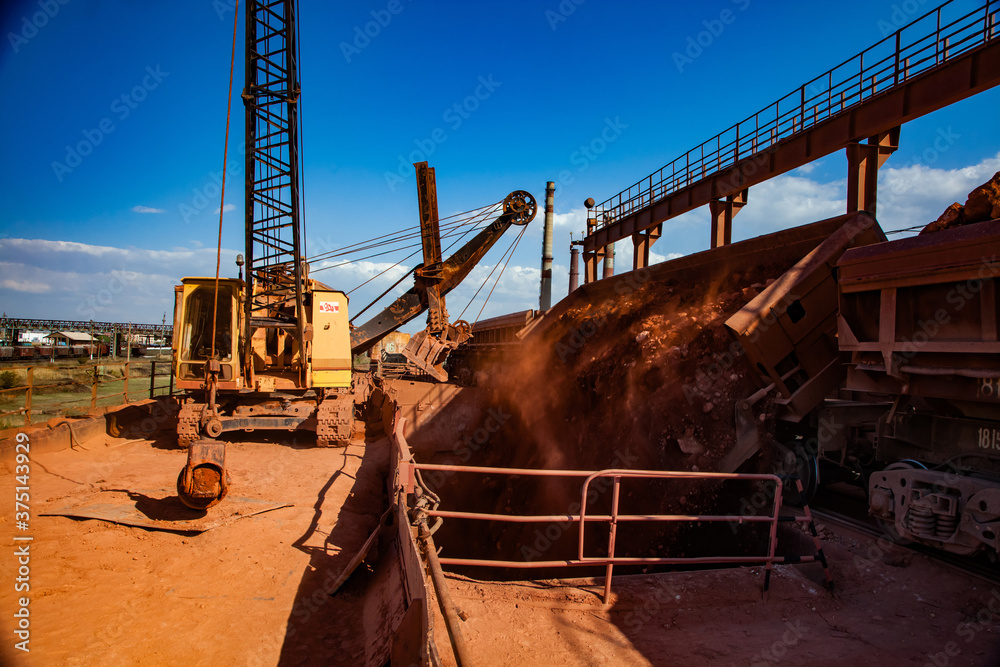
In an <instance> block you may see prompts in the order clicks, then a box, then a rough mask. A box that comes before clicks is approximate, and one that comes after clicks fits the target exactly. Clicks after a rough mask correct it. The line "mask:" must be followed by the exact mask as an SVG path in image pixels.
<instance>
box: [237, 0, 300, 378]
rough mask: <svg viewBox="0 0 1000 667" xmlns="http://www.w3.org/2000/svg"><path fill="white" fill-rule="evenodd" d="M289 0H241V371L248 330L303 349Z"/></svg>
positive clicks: (248, 356)
mask: <svg viewBox="0 0 1000 667" xmlns="http://www.w3.org/2000/svg"><path fill="white" fill-rule="evenodd" d="M295 4H296V3H295V1H294V0H270V1H267V0H248V2H247V13H246V85H245V87H244V89H243V102H244V105H245V107H246V209H245V210H246V262H247V292H246V294H247V298H246V299H245V301H244V310H245V313H244V315H245V320H244V321H245V322H246V323H247V330H246V332H245V338H244V343H243V344H244V354H243V359H244V364H245V367H244V373H245V374H246V376H247V377H248V378H249V377H252V373H253V364H252V361H251V360H252V358H253V354H252V350H251V341H252V338H253V334H254V331H255V330H258V329H260V328H275V329H280V330H284V331H285V333H290V334H292V335H294V337H295V342H296V343H297V345H298V349H299V350H304V349H305V348H304V345H303V343H304V340H303V338H304V336H303V328H304V324H305V316H304V310H303V308H304V298H303V293H304V285H303V280H304V278H305V276H303V275H302V274H303V271H304V270H305V268H304V266H303V261H302V259H303V257H302V239H301V235H302V226H301V223H300V219H299V211H300V206H299V154H298V146H299V142H298V139H299V137H298V102H299V93H300V90H301V88H300V86H299V78H298V62H297V49H296V29H295V26H296V21H295ZM299 358H300V359H304V358H305V357H304V355H300V357H299ZM303 370H304V369H302V368H300V369H299V371H300V373H302V371H303Z"/></svg>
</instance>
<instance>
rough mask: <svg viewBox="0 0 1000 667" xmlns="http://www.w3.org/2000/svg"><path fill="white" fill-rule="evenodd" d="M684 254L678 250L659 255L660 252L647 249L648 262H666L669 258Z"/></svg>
mask: <svg viewBox="0 0 1000 667" xmlns="http://www.w3.org/2000/svg"><path fill="white" fill-rule="evenodd" d="M683 256H684V255H683V254H682V253H679V252H668V253H667V254H666V255H661V254H660V253H658V252H656V251H654V250H650V251H649V263H650V264H659V263H660V262H667V261H669V260H671V259H677V258H678V257H683Z"/></svg>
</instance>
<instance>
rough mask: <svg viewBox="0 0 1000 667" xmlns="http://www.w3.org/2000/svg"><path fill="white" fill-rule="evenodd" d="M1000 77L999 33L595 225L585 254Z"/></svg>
mask: <svg viewBox="0 0 1000 667" xmlns="http://www.w3.org/2000/svg"><path fill="white" fill-rule="evenodd" d="M998 84H1000V39H996V38H994V39H992V40H990V41H989V42H987V43H986V44H984V45H983V46H981V47H979V48H977V49H975V50H972V51H969V52H967V53H964V54H962V55H959V56H954V57H953V58H952V59H951V60H949V61H947V62H945V63H944V64H942V65H939V66H937V67H936V68H934V69H932V70H929V71H927V72H926V73H923V74H920V75H917V76H914V77H913V78H912V79H910V80H907V81H905V82H901V83H899V84H897V85H895V86H894V87H892V88H890V89H888V90H886V91H885V92H883V93H880V94H878V95H877V96H875V97H872V98H870V99H868V100H865V101H864V102H861V103H859V104H857V105H855V106H854V107H852V108H850V109H847V110H845V111H844V112H842V113H840V114H838V115H836V116H834V117H832V118H830V119H829V120H826V121H823V122H821V123H818V124H817V125H814V126H812V127H810V128H808V129H805V130H802V131H800V132H798V133H797V134H794V135H792V136H790V137H788V138H787V139H784V140H782V141H780V142H778V143H777V144H775V145H774V146H773V147H772V148H769V149H768V150H765V151H761V152H758V153H755V154H754V155H752V156H751V157H749V158H746V159H743V160H740V161H739V162H737V163H736V164H735V165H733V166H731V167H729V168H727V169H723V170H721V171H719V172H716V173H714V174H711V175H709V176H707V177H705V178H703V179H701V180H698V181H695V182H693V183H691V184H690V185H688V186H686V187H684V188H681V189H679V190H677V191H676V192H673V193H671V194H668V195H666V196H664V197H662V198H661V199H659V200H656V201H655V202H653V204H652V205H649V206H646V207H645V208H642V209H639V210H637V211H635V212H633V213H630V214H627V215H623V216H622V217H621V218H619V219H618V220H616V221H614V222H612V223H611V224H609V225H607V226H605V227H601V228H599V229H595V230H594V231H593V233H590V234H588V235H587V237H586V238H585V239H584V242H583V250H584V254H585V255H586V253H588V252H595V251H597V250H598V249H600V248H604V247H605V246H607V245H608V244H609V243H614V242H615V241H620V240H622V239H625V238H628V237H630V236H632V235H633V234H638V233H640V232H643V231H645V230H647V229H650V228H652V227H655V226H656V225H659V224H660V223H662V222H664V221H666V220H669V219H670V218H673V217H676V216H678V215H681V214H682V213H687V212H688V211H692V210H694V209H696V208H700V207H701V206H704V205H705V204H708V203H709V202H711V201H713V200H718V199H725V198H726V197H729V196H731V195H736V194H737V193H739V192H740V191H742V190H745V189H746V188H748V187H750V186H752V185H757V184H759V183H762V182H764V181H766V180H768V179H770V178H773V177H774V176H778V175H780V174H784V173H786V172H788V171H791V170H792V169H797V168H798V167H801V166H802V165H804V164H807V163H809V162H812V161H814V160H818V159H819V158H822V157H825V156H827V155H829V154H831V153H834V152H836V151H838V150H842V149H845V148H847V147H848V146H849V145H851V144H853V143H857V142H858V141H860V140H863V139H866V138H868V137H875V136H879V135H882V134H885V133H888V132H890V131H892V130H893V128H895V127H897V126H899V125H901V124H903V123H906V122H909V121H911V120H914V119H916V118H920V117H921V116H925V115H927V114H929V113H932V112H934V111H937V110H938V109H941V108H944V107H946V106H948V105H950V104H954V103H955V102H959V101H961V100H964V99H966V98H968V97H972V96H973V95H976V94H978V93H981V92H983V91H985V90H989V89H990V88H993V87H994V86H996V85H998Z"/></svg>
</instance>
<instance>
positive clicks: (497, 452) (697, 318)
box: [440, 265, 788, 560]
mask: <svg viewBox="0 0 1000 667" xmlns="http://www.w3.org/2000/svg"><path fill="white" fill-rule="evenodd" d="M787 268H788V267H787V266H777V265H769V266H758V267H755V268H753V269H751V270H748V271H744V272H743V273H729V274H724V272H723V277H722V278H721V279H720V280H718V281H716V282H715V283H714V284H711V285H706V284H703V283H697V282H696V283H693V284H688V283H686V282H682V281H681V280H678V279H676V278H672V279H669V280H665V281H656V280H653V279H651V278H650V277H649V274H648V273H644V272H642V271H639V272H635V274H634V280H631V281H630V282H623V283H621V284H620V285H619V288H620V289H619V288H616V292H618V296H617V298H614V299H610V300H604V301H598V302H596V303H594V302H590V303H581V304H578V305H577V306H575V307H573V308H570V309H569V310H567V311H565V312H563V313H562V314H561V315H560V316H559V317H558V318H557V319H556V320H555V321H553V322H549V323H547V325H546V327H545V328H544V330H543V331H542V332H541V333H540V334H538V335H531V336H529V337H527V338H526V340H525V341H524V344H523V345H521V346H520V347H519V348H518V349H517V350H515V351H513V353H512V354H510V355H509V356H508V358H506V359H504V363H503V364H502V365H501V368H502V369H503V370H502V371H501V372H500V373H499V376H498V377H497V381H496V383H495V390H494V393H493V396H492V399H491V400H492V401H494V403H495V405H497V406H498V409H499V411H500V414H502V415H505V417H506V418H505V419H504V421H503V424H502V428H501V429H499V430H498V431H497V432H496V433H495V434H493V435H492V437H491V439H490V440H489V442H488V443H486V445H485V446H484V447H481V448H479V449H477V450H476V456H475V458H474V460H471V461H467V462H469V463H472V464H474V465H480V466H500V467H506V468H542V469H557V470H558V469H563V470H601V469H607V468H630V469H652V470H682V471H713V470H715V469H716V465H717V463H718V462H719V461H720V460H721V459H722V458H723V457H724V456H725V455H726V454H727V453H728V452H729V451H730V449H731V448H732V447H733V446H734V445H735V441H736V436H735V428H734V412H735V405H736V402H737V401H739V400H741V399H743V398H745V397H747V396H748V395H750V394H752V393H753V392H754V391H755V390H756V388H757V379H756V376H757V373H756V371H755V369H753V368H752V367H751V366H750V364H749V363H748V362H747V361H746V359H745V358H744V357H743V355H742V350H741V348H740V346H739V345H738V344H737V343H735V341H734V340H733V338H732V336H731V335H730V333H729V331H728V330H727V329H726V328H725V326H724V323H725V321H726V320H727V319H728V318H729V317H730V316H731V315H732V314H733V313H735V312H736V311H737V310H739V309H740V308H742V307H743V306H744V305H745V304H746V303H747V302H749V301H750V300H751V299H752V298H753V297H755V296H756V295H757V294H758V292H759V291H760V290H761V289H763V288H764V287H765V286H766V285H767V284H769V282H770V281H772V280H773V279H775V278H777V277H778V276H780V275H781V273H783V272H784V271H785V270H786V269H787ZM442 462H443V461H442ZM446 484H447V488H446V489H444V490H442V492H441V495H442V497H443V498H444V499H445V503H444V505H449V504H451V505H452V507H451V508H453V509H462V510H467V511H481V512H488V513H499V514H511V513H513V514H556V515H565V514H576V513H578V512H579V510H580V505H581V500H582V498H581V479H580V478H571V479H552V478H548V479H543V480H539V479H538V478H526V477H511V476H507V475H503V476H501V475H498V476H490V477H487V478H486V479H483V478H477V479H474V480H473V479H470V478H465V477H461V476H458V477H456V478H455V479H449V480H448V481H447V482H446ZM726 484H728V485H732V486H727V487H726V489H725V493H721V486H720V483H711V484H708V483H706V482H704V481H700V480H699V481H691V480H670V481H662V480H657V481H649V480H625V481H624V482H623V483H622V488H621V505H620V511H621V512H626V513H642V514H656V513H685V514H689V513H739V511H740V510H741V507H740V506H739V499H740V498H746V497H749V496H751V495H752V494H753V493H754V492H755V491H756V490H757V489H755V488H753V487H752V486H751V485H750V484H749V483H744V482H738V483H733V482H728V483H726ZM612 485H613V483H612V481H611V479H609V478H602V479H597V480H595V481H594V482H593V484H592V485H591V487H590V493H588V494H587V512H588V514H593V513H605V514H606V513H608V512H609V511H610V506H611V497H612V495H613V493H612ZM741 485H742V486H741ZM449 499H460V502H455V501H454V500H452V502H451V503H449ZM588 525H589V524H588ZM687 529H688V526H681V525H679V524H671V525H670V526H667V525H666V524H662V523H658V524H655V526H653V527H651V525H650V524H621V525H620V526H619V533H618V544H619V551H618V553H619V554H622V553H625V554H626V555H634V556H645V555H663V548H664V544H665V543H667V542H668V541H669V543H670V544H671V549H670V552H671V555H675V556H676V555H706V554H712V553H714V554H718V553H719V540H712V539H709V540H706V539H705V537H706V536H707V535H708V534H709V533H706V530H714V531H715V533H714V534H715V535H716V536H717V537H718V538H719V539H720V540H729V541H730V542H732V541H734V540H736V538H735V535H736V531H733V530H732V527H731V526H729V525H720V524H716V525H714V526H711V527H710V526H709V525H708V524H703V525H701V526H700V527H699V530H698V536H699V542H701V543H700V544H694V543H687V542H685V541H684V540H683V535H684V534H685V532H686V531H687ZM470 530H472V528H471V526H470V525H463V522H460V521H452V520H449V521H447V522H445V526H444V528H443V529H442V535H441V538H440V542H441V543H448V542H450V541H451V540H460V541H461V543H462V548H461V550H462V552H463V554H468V555H469V556H472V554H469V553H468V552H469V550H470V549H471V550H474V551H477V552H478V553H477V555H479V556H482V557H493V558H496V557H503V558H511V559H515V560H523V559H528V560H532V559H537V560H552V559H563V558H574V557H575V552H576V545H577V538H578V532H577V527H576V524H575V523H570V522H563V523H548V524H540V525H535V524H526V525H525V524H520V525H512V524H493V525H490V526H488V527H487V528H486V530H487V533H488V535H486V536H483V537H481V538H480V537H478V536H477V537H475V538H473V535H471V534H470V533H469V531H470ZM758 538H759V536H754V533H753V532H752V531H750V532H749V533H747V532H744V533H742V535H741V537H740V538H739V539H740V540H747V539H750V541H751V542H755V543H756V541H757V540H758ZM606 542H607V525H606V524H605V525H600V526H598V525H595V526H594V528H593V530H591V529H590V528H588V532H587V543H588V548H587V553H588V555H597V554H603V553H604V552H605V547H604V544H606Z"/></svg>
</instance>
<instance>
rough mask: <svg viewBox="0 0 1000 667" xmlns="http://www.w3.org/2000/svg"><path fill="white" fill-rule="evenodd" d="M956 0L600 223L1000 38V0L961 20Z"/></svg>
mask: <svg viewBox="0 0 1000 667" xmlns="http://www.w3.org/2000/svg"><path fill="white" fill-rule="evenodd" d="M953 4H954V0H949V2H946V3H944V4H943V5H941V6H940V7H938V8H936V9H933V10H931V11H930V12H928V13H927V14H924V15H923V16H921V17H920V18H918V19H916V20H914V21H913V22H911V23H909V24H908V25H906V26H904V27H902V28H900V29H899V30H897V31H896V32H895V33H893V34H891V35H889V36H887V37H885V38H884V39H882V40H881V41H879V42H878V43H877V44H875V45H874V46H872V47H870V48H868V49H866V50H864V51H862V52H861V53H859V54H858V55H856V56H854V57H853V58H850V59H848V60H846V61H844V62H843V63H841V64H839V65H837V66H836V67H834V68H832V69H831V70H829V71H827V72H825V73H823V74H821V75H819V76H818V77H816V78H815V79H812V80H811V81H808V82H806V83H804V84H802V85H801V86H799V87H798V88H797V89H795V90H793V91H792V92H790V93H789V94H787V95H785V96H784V97H782V98H781V99H780V100H778V101H777V102H775V103H773V104H771V105H770V106H768V107H765V108H764V109H761V110H760V111H758V112H757V113H755V114H754V115H752V116H750V117H749V118H747V119H746V120H744V121H742V122H740V123H737V124H736V125H733V126H732V127H730V128H729V129H727V130H725V131H723V132H721V133H719V134H717V135H716V136H714V137H712V138H711V139H709V140H708V141H706V142H705V143H703V144H701V145H700V146H696V147H695V148H692V149H691V150H689V151H688V152H686V153H684V154H683V155H681V156H680V157H678V158H677V159H675V160H673V161H672V162H670V163H669V164H667V165H666V166H664V167H663V168H661V169H660V170H658V171H655V172H653V173H652V174H650V175H649V176H647V177H646V178H644V179H642V180H640V181H639V182H637V183H635V184H634V185H632V186H631V187H629V188H626V189H625V190H623V191H621V192H619V193H618V194H616V195H614V196H613V197H610V198H609V199H607V200H606V201H604V202H602V203H601V204H600V205H599V206H598V207H597V208H596V211H595V213H596V217H597V224H598V228H600V227H603V226H607V225H609V224H612V223H614V222H616V221H617V220H620V219H621V218H623V217H626V216H628V215H631V214H633V213H635V212H637V211H639V210H641V209H644V208H646V207H648V206H650V205H652V204H653V203H655V202H657V201H659V200H660V199H662V198H664V197H666V196H667V195H670V194H673V193H675V192H677V191H678V190H681V189H682V188H685V187H687V186H690V185H692V184H693V183H695V182H697V181H699V180H701V179H703V178H706V177H708V176H711V175H713V174H716V173H719V172H721V171H723V170H725V169H728V168H730V167H732V166H734V165H736V164H737V163H739V162H740V161H741V160H744V159H747V158H751V157H753V156H754V155H756V154H760V153H764V152H766V151H769V150H771V149H773V148H774V147H775V146H776V145H777V144H778V143H779V142H781V141H782V140H784V139H787V138H789V137H792V136H794V135H795V134H797V133H799V132H802V131H803V130H808V129H810V128H812V127H814V126H816V125H818V124H820V123H822V122H824V121H826V120H829V119H831V118H835V117H837V116H839V115H840V114H842V113H844V112H846V111H848V110H850V109H851V108H853V107H856V106H858V105H859V104H862V103H863V102H865V101H867V100H869V99H871V98H872V97H874V96H876V95H878V94H880V93H884V92H886V91H888V90H890V89H892V88H893V87H894V86H898V85H900V84H903V83H905V82H907V81H909V80H911V79H913V78H914V77H917V76H920V75H921V74H924V73H925V72H928V71H930V70H932V69H934V68H936V67H940V66H942V65H944V64H946V63H948V62H949V61H950V60H954V59H955V58H957V57H958V56H961V55H962V54H965V53H967V52H969V51H971V50H973V49H976V48H978V47H981V46H983V45H985V44H986V43H988V42H990V41H991V40H993V39H996V38H997V36H998V35H1000V26H998V23H1000V19H998V15H1000V0H988V1H987V2H986V4H985V5H984V6H982V7H980V8H979V9H976V10H973V11H971V12H968V13H967V14H963V15H961V16H958V17H956V18H951V17H950V16H949V15H950V14H955V13H958V11H959V10H957V9H956V8H955V7H954V6H952V5H953Z"/></svg>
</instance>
